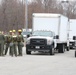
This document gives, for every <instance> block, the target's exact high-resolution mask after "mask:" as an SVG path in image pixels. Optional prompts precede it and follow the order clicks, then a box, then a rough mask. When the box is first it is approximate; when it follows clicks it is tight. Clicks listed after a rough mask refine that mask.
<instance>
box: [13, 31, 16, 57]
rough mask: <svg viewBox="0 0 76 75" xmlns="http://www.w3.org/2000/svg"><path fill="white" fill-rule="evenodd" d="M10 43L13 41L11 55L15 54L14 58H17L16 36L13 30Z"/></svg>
mask: <svg viewBox="0 0 76 75" xmlns="http://www.w3.org/2000/svg"><path fill="white" fill-rule="evenodd" d="M12 41H13V49H12V55H13V54H15V56H17V35H16V34H15V31H14V30H13V35H12Z"/></svg>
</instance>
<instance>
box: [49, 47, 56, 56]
mask: <svg viewBox="0 0 76 75" xmlns="http://www.w3.org/2000/svg"><path fill="white" fill-rule="evenodd" d="M54 54H55V52H54V47H53V46H52V47H51V49H50V55H54Z"/></svg>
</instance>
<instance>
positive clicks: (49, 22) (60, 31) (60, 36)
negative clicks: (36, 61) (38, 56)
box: [26, 13, 68, 55]
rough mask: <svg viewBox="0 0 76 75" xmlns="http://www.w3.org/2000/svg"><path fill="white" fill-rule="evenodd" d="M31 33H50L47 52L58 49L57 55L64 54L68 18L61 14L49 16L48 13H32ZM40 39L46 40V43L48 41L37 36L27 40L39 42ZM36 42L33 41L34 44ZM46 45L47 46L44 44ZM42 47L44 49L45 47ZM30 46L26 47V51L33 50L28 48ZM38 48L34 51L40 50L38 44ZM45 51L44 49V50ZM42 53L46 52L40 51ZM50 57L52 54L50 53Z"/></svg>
mask: <svg viewBox="0 0 76 75" xmlns="http://www.w3.org/2000/svg"><path fill="white" fill-rule="evenodd" d="M32 16H33V26H32V28H33V33H34V32H39V31H41V32H42V31H43V34H44V32H45V31H46V32H47V31H49V32H52V34H53V35H52V37H49V38H50V39H51V41H50V42H52V43H50V47H49V51H50V50H52V49H51V48H52V47H53V48H54V49H58V52H59V53H64V51H65V48H67V33H68V32H67V28H68V25H67V24H68V18H67V17H65V16H63V15H61V14H49V13H34V14H33V15H32ZM40 38H41V39H46V41H47V40H48V38H47V37H44V36H43V37H42V36H40V34H39V36H38V35H37V36H32V37H30V38H28V39H29V40H32V39H33V40H34V39H35V40H36V41H37V40H38V39H39V40H40ZM36 41H34V42H35V43H36ZM46 45H47V44H46ZM46 45H44V48H45V46H46ZM29 46H30V45H28V44H27V45H26V48H27V50H29V51H32V50H34V49H36V48H35V46H33V47H34V49H32V50H31V48H30V47H29ZM37 46H38V47H39V49H36V50H35V51H39V50H41V49H40V48H41V46H39V43H38V45H37ZM45 49H46V48H45ZM27 50H26V51H27ZM42 51H47V49H46V50H42ZM50 52H54V51H53V50H52V51H50ZM26 53H27V52H26ZM50 54H51V55H52V54H54V53H50Z"/></svg>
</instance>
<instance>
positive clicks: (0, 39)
mask: <svg viewBox="0 0 76 75" xmlns="http://www.w3.org/2000/svg"><path fill="white" fill-rule="evenodd" d="M4 41H5V38H4V35H3V34H2V32H1V31H0V56H3V55H4V54H3V51H4Z"/></svg>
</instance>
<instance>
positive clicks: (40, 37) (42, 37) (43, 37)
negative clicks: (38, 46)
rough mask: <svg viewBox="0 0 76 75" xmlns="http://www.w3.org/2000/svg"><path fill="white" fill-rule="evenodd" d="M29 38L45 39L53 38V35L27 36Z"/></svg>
mask: <svg viewBox="0 0 76 75" xmlns="http://www.w3.org/2000/svg"><path fill="white" fill-rule="evenodd" d="M29 39H47V40H53V37H45V36H32V37H29V38H28V40H29Z"/></svg>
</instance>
